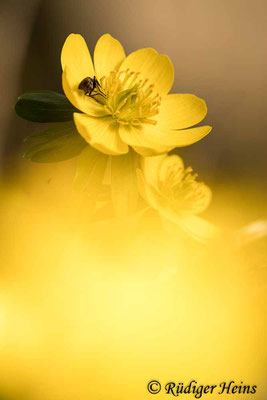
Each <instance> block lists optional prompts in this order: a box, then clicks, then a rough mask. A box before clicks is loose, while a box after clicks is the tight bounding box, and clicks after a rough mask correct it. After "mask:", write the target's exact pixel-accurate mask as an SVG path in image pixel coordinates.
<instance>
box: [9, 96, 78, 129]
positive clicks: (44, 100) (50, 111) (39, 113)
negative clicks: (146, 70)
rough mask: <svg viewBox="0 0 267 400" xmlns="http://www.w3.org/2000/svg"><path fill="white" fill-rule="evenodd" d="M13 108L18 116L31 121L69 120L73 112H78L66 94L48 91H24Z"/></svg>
mask: <svg viewBox="0 0 267 400" xmlns="http://www.w3.org/2000/svg"><path fill="white" fill-rule="evenodd" d="M14 109H15V112H16V113H17V114H18V116H20V117H21V118H24V119H26V120H28V121H33V122H64V121H71V120H72V119H73V113H74V112H80V111H79V110H78V109H77V108H75V107H74V106H73V105H72V104H71V103H70V102H69V100H68V99H67V97H66V96H64V95H63V94H60V93H55V92H50V91H43V92H33V93H25V94H23V95H22V96H20V97H19V98H18V101H17V103H16V104H15V107H14Z"/></svg>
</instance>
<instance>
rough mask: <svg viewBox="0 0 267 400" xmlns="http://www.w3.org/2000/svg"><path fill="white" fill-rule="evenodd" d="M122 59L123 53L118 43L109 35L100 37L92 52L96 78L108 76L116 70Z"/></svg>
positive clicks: (123, 57)
mask: <svg viewBox="0 0 267 400" xmlns="http://www.w3.org/2000/svg"><path fill="white" fill-rule="evenodd" d="M124 59H125V53H124V50H123V47H122V45H121V44H120V42H119V41H118V40H116V39H114V38H113V37H112V36H111V35H109V34H105V35H103V36H101V37H100V38H99V39H98V42H97V44H96V46H95V51H94V64H95V72H96V76H97V78H98V79H100V78H102V76H108V75H109V73H110V72H111V71H114V70H117V69H118V68H119V67H120V65H121V63H122V62H123V60H124Z"/></svg>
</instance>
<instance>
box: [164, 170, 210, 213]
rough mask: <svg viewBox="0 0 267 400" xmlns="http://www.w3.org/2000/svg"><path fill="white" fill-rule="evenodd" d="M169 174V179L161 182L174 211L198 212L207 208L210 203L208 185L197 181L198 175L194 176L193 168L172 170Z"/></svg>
mask: <svg viewBox="0 0 267 400" xmlns="http://www.w3.org/2000/svg"><path fill="white" fill-rule="evenodd" d="M168 172H169V174H168V179H166V180H165V181H164V182H161V190H162V192H163V193H164V195H165V196H167V197H168V198H169V200H170V203H171V205H172V208H173V209H175V210H176V211H178V212H179V211H180V210H181V209H183V210H190V211H191V212H194V211H195V212H197V211H198V209H205V208H206V206H207V204H208V202H209V196H208V195H207V189H206V185H205V184H204V183H202V182H197V181H196V178H197V174H192V168H191V167H188V168H186V169H183V168H178V167H177V168H172V169H170V170H169V171H168Z"/></svg>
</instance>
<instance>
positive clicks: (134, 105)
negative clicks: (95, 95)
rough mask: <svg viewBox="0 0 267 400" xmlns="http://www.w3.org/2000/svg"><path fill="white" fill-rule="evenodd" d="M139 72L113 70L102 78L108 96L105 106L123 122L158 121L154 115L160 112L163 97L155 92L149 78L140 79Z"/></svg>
mask: <svg viewBox="0 0 267 400" xmlns="http://www.w3.org/2000/svg"><path fill="white" fill-rule="evenodd" d="M139 74H140V73H139V72H130V71H129V69H127V70H126V71H111V73H110V75H109V76H108V77H106V76H103V77H102V78H101V79H100V85H101V88H102V90H103V92H104V93H105V94H106V96H107V98H106V100H105V104H104V107H105V108H106V109H107V110H108V112H109V113H110V114H111V115H112V116H113V118H115V119H116V120H117V121H118V122H119V123H121V124H131V125H140V124H144V123H147V124H153V125H155V124H156V123H157V121H156V120H154V119H153V116H155V115H156V114H158V112H159V105H160V102H161V98H160V96H159V94H158V93H156V94H155V93H154V92H153V88H154V86H153V85H149V83H148V79H146V80H144V81H142V80H139V79H138V77H139Z"/></svg>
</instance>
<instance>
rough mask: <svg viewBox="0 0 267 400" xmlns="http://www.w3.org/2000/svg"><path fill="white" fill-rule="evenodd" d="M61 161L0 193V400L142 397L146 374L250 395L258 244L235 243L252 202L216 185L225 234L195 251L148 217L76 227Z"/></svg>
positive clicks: (259, 362) (259, 291) (258, 356)
mask: <svg viewBox="0 0 267 400" xmlns="http://www.w3.org/2000/svg"><path fill="white" fill-rule="evenodd" d="M68 167H70V168H71V162H67V163H62V164H61V167H57V168H55V167H54V168H52V167H43V166H39V167H38V168H35V169H34V172H32V171H31V169H29V171H28V172H27V171H26V169H25V172H24V176H23V178H20V180H18V179H17V178H14V181H13V184H12V185H2V187H1V222H2V229H1V237H0V240H1V253H2V254H1V260H2V261H1V295H0V349H1V350H0V351H1V366H0V375H1V379H0V382H1V384H0V388H1V390H2V397H0V398H1V399H2V398H3V399H4V400H5V399H21V398H25V399H34V400H35V399H43V400H47V399H53V400H56V399H64V400H65V399H66V400H67V399H74V398H75V399H77V400H83V399H90V398H98V399H106V398H110V399H116V400H120V399H122V400H124V399H127V400H128V399H136V398H138V399H149V398H151V396H152V397H153V395H151V394H149V393H148V392H147V389H146V385H147V383H148V381H150V380H151V379H157V380H159V381H160V382H161V383H162V386H163V385H164V384H165V383H167V382H169V381H175V382H184V383H188V382H189V381H191V380H193V379H195V380H197V381H198V383H199V384H205V385H211V384H219V383H221V382H223V381H231V380H234V381H236V383H237V384H240V382H241V381H243V382H244V384H247V385H248V384H249V385H251V386H252V385H257V386H258V389H257V393H256V394H255V395H253V397H252V395H250V396H248V395H246V396H245V395H237V394H235V395H227V398H230V399H235V398H238V399H239V398H240V399H246V398H247V399H249V398H255V399H257V400H264V399H265V398H266V393H267V392H266V355H267V354H266V348H267V347H266V239H265V238H262V239H261V240H259V241H256V242H254V243H251V244H249V245H246V246H245V245H244V246H243V247H240V246H237V243H238V240H237V238H238V232H237V229H238V228H240V227H241V226H242V224H241V223H240V216H239V213H240V214H242V212H245V214H246V217H247V218H248V219H250V220H251V221H252V218H253V206H255V203H254V204H252V206H251V207H250V206H249V205H248V204H247V207H246V208H243V210H242V209H241V208H240V207H239V209H238V208H237V203H236V198H235V196H236V195H233V194H232V196H230V195H229V191H227V190H223V191H222V190H221V189H220V190H218V193H219V192H221V193H220V201H218V202H217V204H216V205H215V207H214V208H213V211H212V213H211V214H213V217H212V218H213V220H217V221H222V220H224V224H222V223H221V226H223V225H224V226H223V227H224V230H225V235H224V236H223V238H222V239H221V240H220V241H219V242H215V243H213V244H212V245H210V246H202V245H200V244H198V243H196V242H194V241H193V240H192V239H190V238H188V237H183V236H182V235H180V236H178V235H177V236H175V235H170V234H168V233H166V232H164V231H163V230H162V229H161V227H160V225H159V224H158V221H157V219H155V217H154V218H153V219H152V220H151V219H149V218H148V217H144V216H143V217H142V216H132V217H129V218H128V219H127V220H121V221H114V220H113V221H112V220H107V221H105V222H103V221H95V222H94V223H90V220H89V217H87V216H86V213H85V212H84V211H85V209H84V205H81V202H80V200H81V199H80V198H79V197H78V196H76V195H75V194H73V192H72V190H71V170H68ZM49 178H50V179H49ZM51 178H52V179H51ZM44 182H45V183H44ZM62 187H63V188H64V190H62ZM237 189H238V191H239V193H240V190H242V188H241V187H238V188H237ZM257 204H258V206H259V207H261V205H260V204H259V203H257ZM222 213H223V216H222ZM207 217H208V218H209V219H210V215H209V214H208V213H207ZM150 218H152V217H150ZM226 219H230V220H231V222H229V223H227V222H226V221H225V220H226ZM227 225H228V226H227ZM0 393H1V392H0ZM23 396H24V397H23ZM155 396H158V397H156V398H164V397H166V396H167V395H166V394H164V392H162V393H161V394H160V395H155ZM187 398H194V397H193V395H187ZM203 398H211V399H216V398H218V396H215V395H213V396H209V395H205V396H204V397H203Z"/></svg>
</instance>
